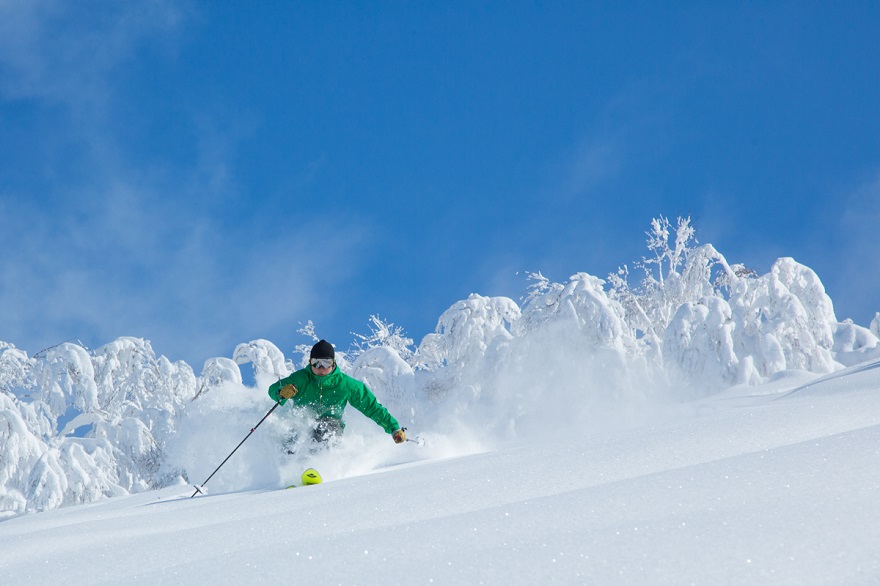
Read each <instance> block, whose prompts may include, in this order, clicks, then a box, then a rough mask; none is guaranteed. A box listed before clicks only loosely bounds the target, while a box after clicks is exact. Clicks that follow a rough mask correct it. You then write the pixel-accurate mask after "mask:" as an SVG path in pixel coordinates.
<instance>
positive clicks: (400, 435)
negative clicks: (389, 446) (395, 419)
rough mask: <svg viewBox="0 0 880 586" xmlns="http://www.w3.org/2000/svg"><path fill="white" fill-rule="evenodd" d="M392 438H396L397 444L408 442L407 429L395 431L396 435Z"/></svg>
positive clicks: (392, 435)
mask: <svg viewBox="0 0 880 586" xmlns="http://www.w3.org/2000/svg"><path fill="white" fill-rule="evenodd" d="M391 437H393V438H394V443H395V444H402V443H403V442H405V441H406V429H405V428H402V429H398V430H397V431H395V432H394V433H392V434H391Z"/></svg>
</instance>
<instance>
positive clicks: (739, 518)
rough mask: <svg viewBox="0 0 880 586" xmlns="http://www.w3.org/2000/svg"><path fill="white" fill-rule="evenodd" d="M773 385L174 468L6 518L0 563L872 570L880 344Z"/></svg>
mask: <svg viewBox="0 0 880 586" xmlns="http://www.w3.org/2000/svg"><path fill="white" fill-rule="evenodd" d="M766 386H767V387H768V388H767V389H764V388H762V387H745V386H744V387H740V388H739V389H734V390H732V391H729V392H726V393H724V394H722V395H719V396H716V397H711V398H708V399H703V400H699V401H695V402H690V403H685V404H682V405H680V406H678V407H677V411H676V412H675V413H666V414H665V415H664V416H663V417H662V418H658V419H657V420H656V421H654V422H653V423H651V424H649V425H640V426H635V427H630V428H628V429H621V430H618V431H608V430H603V431H602V432H601V433H590V430H589V429H584V430H582V431H581V433H571V432H569V433H564V434H557V433H554V430H553V427H552V425H548V427H547V429H546V434H545V437H544V438H543V439H542V440H540V441H532V442H528V443H524V444H522V445H516V446H508V447H505V448H502V449H497V450H493V451H490V452H486V453H478V454H470V455H450V456H449V457H446V458H443V457H439V456H438V452H440V451H442V449H440V448H438V447H437V446H436V445H432V444H431V443H430V442H429V444H428V445H427V446H425V447H421V446H418V445H416V444H414V443H407V444H404V445H403V446H394V445H385V444H384V443H374V444H371V447H370V450H368V457H369V458H370V459H371V462H370V463H369V465H363V467H361V468H359V465H358V461H359V460H362V459H363V458H362V457H359V458H353V457H351V455H350V454H345V453H344V451H343V455H342V456H341V457H339V458H336V460H337V461H339V460H341V461H342V463H341V464H340V463H339V462H337V465H336V466H335V467H334V466H331V465H328V464H329V461H327V462H323V464H324V465H323V466H321V464H322V463H321V462H320V461H318V462H317V465H318V467H319V469H322V471H323V473H324V476H325V483H324V484H322V485H318V486H309V487H297V488H294V489H290V490H283V489H277V486H276V487H268V486H267V487H264V488H262V489H258V490H249V491H238V492H227V493H209V494H208V495H206V496H198V497H196V498H192V499H190V498H189V496H190V495H191V493H192V492H193V491H192V489H191V488H190V487H186V486H173V487H169V488H165V489H162V490H159V491H152V492H145V493H141V494H137V495H133V496H126V497H119V498H114V499H109V500H104V501H101V502H97V503H93V504H87V505H81V506H77V507H68V508H62V509H57V510H51V511H47V512H43V513H40V514H34V515H24V516H19V517H15V518H11V519H9V520H7V521H5V522H3V523H0V543H3V547H2V548H0V580H2V582H3V583H4V584H12V583H15V584H33V585H38V584H52V585H55V584H60V583H71V584H123V583H125V584H179V583H190V584H208V583H214V584H235V583H238V584H249V583H256V582H257V581H261V582H262V581H265V582H266V583H291V582H293V583H320V584H381V583H413V584H429V583H435V584H530V583H539V582H540V583H551V584H578V583H590V584H691V583H693V584H718V583H724V584H876V583H878V581H880V506H878V504H877V503H878V497H880V393H878V392H877V389H878V388H880V362H871V363H867V364H864V365H861V366H857V367H851V368H848V369H846V370H843V371H838V372H836V373H834V374H831V375H827V376H825V377H821V378H820V377H816V376H815V375H810V376H804V375H803V373H786V374H785V375H783V376H781V377H779V378H778V379H776V380H774V381H773V382H771V383H769V384H768V385H766ZM256 433H259V430H258V431H257V432H256ZM236 455H238V454H236ZM361 456H363V452H362V453H361ZM319 460H320V459H319ZM404 460H406V461H408V462H405V463H404V462H402V461H404ZM382 464H388V465H387V466H384V467H383V466H382ZM297 470H299V468H297ZM293 472H294V471H292V473H293Z"/></svg>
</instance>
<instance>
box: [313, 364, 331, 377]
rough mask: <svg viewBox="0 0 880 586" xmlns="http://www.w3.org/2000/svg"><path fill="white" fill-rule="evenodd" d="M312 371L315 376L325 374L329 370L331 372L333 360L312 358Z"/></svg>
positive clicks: (328, 372)
mask: <svg viewBox="0 0 880 586" xmlns="http://www.w3.org/2000/svg"><path fill="white" fill-rule="evenodd" d="M311 366H312V373H313V374H314V375H315V376H327V375H328V374H330V373H331V372H333V361H332V360H331V361H329V362H328V361H326V360H312V363H311Z"/></svg>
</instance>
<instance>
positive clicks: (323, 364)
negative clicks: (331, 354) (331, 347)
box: [309, 358, 333, 368]
mask: <svg viewBox="0 0 880 586" xmlns="http://www.w3.org/2000/svg"><path fill="white" fill-rule="evenodd" d="M309 364H311V365H312V366H314V367H315V368H330V367H331V366H333V359H332V358H312V359H311V360H310V361H309Z"/></svg>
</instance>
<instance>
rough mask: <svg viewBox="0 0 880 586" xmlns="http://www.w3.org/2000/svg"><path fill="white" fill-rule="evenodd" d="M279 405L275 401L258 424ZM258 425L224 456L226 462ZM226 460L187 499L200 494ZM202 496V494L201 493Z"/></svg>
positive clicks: (278, 402)
mask: <svg viewBox="0 0 880 586" xmlns="http://www.w3.org/2000/svg"><path fill="white" fill-rule="evenodd" d="M280 404H281V401H276V402H275V404H274V405H273V406H272V408H271V409H269V412H268V413H266V414H265V415H263V418H262V419H260V423H263V422H264V421H266V418H267V417H269V416H270V415H271V414H272V411H274V410H275V408H276V407H278V405H280ZM260 423H258V424H256V425H255V426H254V427H253V428H251V432H250V433H249V434H247V435H246V436H244V439H243V440H241V441H240V442H239V443H238V445H237V446H235V450H232V452H230V454H229V455H228V456H226V460H228V459H229V458H231V457H232V454H234V453H235V452H236V450H238V448H240V447H241V444H243V443H244V442H245V441H246V440H247V438H249V437H251V433H254V431H256V430H257V428H258V427H260ZM226 460H223V461H222V462H220V466H217V468H216V470H214V471H213V472H211V476H208V478H206V479H205V481H204V482H203V483H201V484H200V485H198V486H195V487H194V488H195V489H196V491H195V492H194V493H192V496H191V497H189V498H192V497H194V496H196V495H197V494H199V493H200V492H202V491H201V490H199V486H205V485H206V484H208V480H211V477H213V476H214V475H215V474H217V470H220V468H222V467H223V464H225V463H226ZM202 494H204V493H202Z"/></svg>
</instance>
